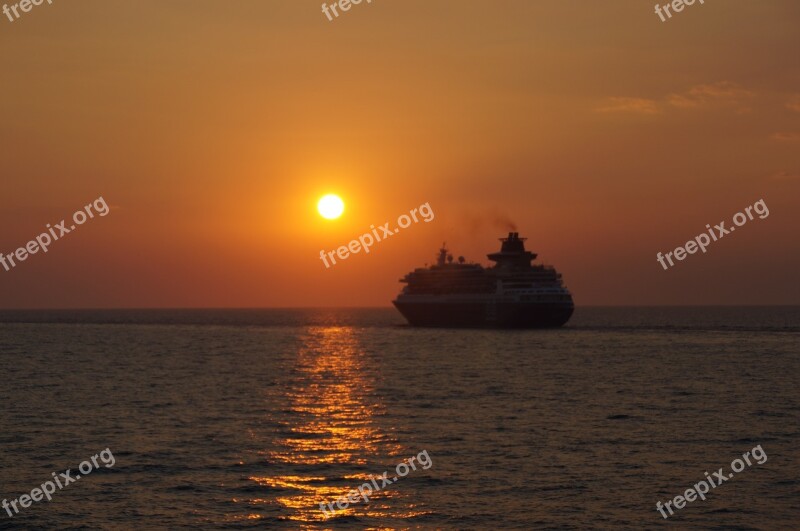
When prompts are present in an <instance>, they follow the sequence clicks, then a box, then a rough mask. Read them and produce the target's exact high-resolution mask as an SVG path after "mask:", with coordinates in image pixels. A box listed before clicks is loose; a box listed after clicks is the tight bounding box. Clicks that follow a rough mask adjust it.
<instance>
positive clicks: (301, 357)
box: [248, 327, 423, 524]
mask: <svg viewBox="0 0 800 531" xmlns="http://www.w3.org/2000/svg"><path fill="white" fill-rule="evenodd" d="M303 343H304V344H303V346H302V347H301V348H300V349H299V350H298V353H297V358H296V364H295V367H294V371H293V374H294V376H293V377H292V378H291V379H290V381H288V382H286V383H285V384H283V387H282V388H281V389H280V392H281V394H282V397H281V398H282V400H283V403H285V404H287V408H288V411H285V410H284V411H283V412H280V413H279V415H280V416H279V417H278V418H277V419H275V420H277V421H278V422H279V424H280V425H281V426H282V428H283V430H282V431H283V433H281V434H280V436H279V437H278V438H277V440H276V441H275V444H274V448H273V449H271V450H267V451H264V452H263V454H264V455H265V456H266V458H267V460H268V462H269V463H270V465H269V468H272V469H279V470H281V471H283V472H284V473H283V474H281V475H279V474H275V473H271V472H270V473H268V474H266V475H263V476H253V477H251V478H250V480H252V481H253V482H255V483H256V484H258V485H259V486H262V487H264V488H265V495H264V496H262V497H259V498H257V499H251V500H249V501H248V503H249V504H250V505H252V506H259V507H264V506H275V505H276V504H277V506H279V507H280V508H281V509H282V510H281V513H282V515H283V517H284V518H287V519H290V520H294V521H298V523H299V522H307V523H309V524H311V523H313V522H319V521H322V520H325V519H326V517H325V515H324V513H323V512H322V511H321V509H320V506H319V504H320V502H324V503H326V504H327V503H329V502H333V501H335V500H336V499H338V498H339V497H341V496H346V495H347V493H348V492H349V491H350V490H351V489H354V488H357V487H358V486H359V485H361V484H362V483H364V482H366V481H368V480H369V478H370V477H371V475H373V474H376V475H379V474H380V473H382V472H383V470H386V468H383V469H380V470H379V469H376V468H375V467H381V466H384V465H383V464H381V463H384V464H386V463H396V462H399V461H401V460H402V458H398V457H396V456H398V455H402V453H403V451H402V450H403V449H402V448H401V446H400V445H398V444H397V441H396V440H395V439H394V438H393V437H390V436H387V435H386V434H385V433H383V431H382V430H380V429H379V427H378V426H377V424H376V422H375V416H377V415H380V414H382V413H383V411H384V407H383V405H382V404H381V403H380V401H379V400H378V399H377V397H376V396H375V393H374V391H375V368H374V367H369V366H368V365H367V359H366V355H365V353H364V351H363V349H362V348H361V347H360V344H359V341H358V337H357V333H356V331H355V330H354V329H353V328H351V327H312V328H309V329H308V330H307V334H306V336H305V338H304V340H303ZM275 465H280V466H275ZM385 466H393V464H392V465H385ZM288 470H291V471H292V473H289V472H288ZM269 494H273V497H272V498H270V497H269ZM334 507H335V505H334ZM335 510H336V516H342V515H348V516H351V515H352V516H361V517H378V518H386V517H391V518H408V517H411V516H415V515H418V514H423V513H422V512H421V511H419V510H418V509H416V507H415V504H412V503H411V500H410V499H409V495H408V494H402V493H401V491H400V490H398V489H397V488H391V487H390V488H387V489H386V490H383V491H381V492H378V493H375V495H374V496H371V497H370V501H369V503H363V502H359V503H356V504H352V505H350V507H348V508H347V509H344V510H341V509H339V508H335Z"/></svg>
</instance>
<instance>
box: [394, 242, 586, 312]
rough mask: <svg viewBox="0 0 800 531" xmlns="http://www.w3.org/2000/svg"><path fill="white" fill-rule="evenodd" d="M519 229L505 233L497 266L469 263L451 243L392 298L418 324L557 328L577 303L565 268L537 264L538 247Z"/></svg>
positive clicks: (406, 280)
mask: <svg viewBox="0 0 800 531" xmlns="http://www.w3.org/2000/svg"><path fill="white" fill-rule="evenodd" d="M525 240H526V238H520V237H519V233H518V232H510V233H508V237H507V238H500V241H501V242H502V245H501V247H500V251H499V252H496V253H491V254H489V255H487V256H488V258H489V260H491V261H493V262H495V264H494V265H493V266H491V267H483V266H481V265H480V264H471V263H465V260H464V257H463V256H460V257H459V258H458V260H457V261H456V263H453V255H451V254H449V253H448V251H447V248H446V246H444V245H443V246H442V248H441V249H440V250H439V256H438V258H437V261H436V264H435V265H432V266H430V267H424V268H418V269H415V270H414V271H412V272H411V273H409V274H407V275H406V276H405V277H403V278H402V279H400V282H403V283H405V284H406V285H405V286H404V287H403V290H402V291H401V293H400V294H399V295H398V296H397V299H396V300H394V301H392V303H393V304H394V305H395V307H396V308H397V309H398V310H399V311H400V313H402V314H403V316H404V317H405V318H406V319H407V320H408V322H409V323H410V324H411V325H412V326H438V327H468V328H478V327H490V328H491V327H494V328H555V327H559V326H563V325H564V324H565V323H566V322H567V321H568V320H569V318H570V317H571V316H572V312H573V311H574V309H575V305H574V303H573V302H572V295H571V294H570V292H569V290H567V288H566V287H564V284H563V282H562V280H561V274H560V273H559V272H558V271H556V270H555V269H554V268H553V267H551V266H545V265H538V264H531V262H532V261H533V260H535V259H536V253H532V252H530V251H526V250H525Z"/></svg>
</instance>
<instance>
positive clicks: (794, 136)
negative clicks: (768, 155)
mask: <svg viewBox="0 0 800 531" xmlns="http://www.w3.org/2000/svg"><path fill="white" fill-rule="evenodd" d="M770 138H772V139H773V140H777V141H778V142H800V133H774V134H773V135H772V136H771V137H770Z"/></svg>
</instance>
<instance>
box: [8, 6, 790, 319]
mask: <svg viewBox="0 0 800 531" xmlns="http://www.w3.org/2000/svg"><path fill="white" fill-rule="evenodd" d="M798 20H800V3H798V2H796V1H795V0H764V1H759V2H752V1H749V0H725V1H724V2H722V1H718V0H707V1H706V3H705V5H702V6H701V5H699V4H696V5H694V6H692V7H689V8H686V9H685V10H684V11H683V12H681V13H680V14H677V15H676V16H675V17H674V18H672V19H671V20H669V21H667V22H665V23H664V22H661V21H660V20H659V18H658V17H657V16H656V15H655V13H654V12H653V2H641V1H638V0H630V1H622V0H619V1H614V2H585V1H582V0H574V1H570V0H559V1H551V2H544V1H533V0H503V1H499V2H486V1H477V0H459V1H455V0H453V1H444V0H403V1H398V0H378V1H375V2H373V3H372V4H366V3H362V4H361V5H359V6H354V7H353V8H352V9H351V10H350V11H349V12H347V13H346V14H344V15H343V16H341V17H340V18H339V19H337V20H335V21H334V22H329V21H328V20H327V19H326V18H325V16H324V15H323V14H322V13H321V11H320V2H319V1H316V2H312V1H305V0H303V1H300V0H292V1H278V0H266V1H265V0H240V1H237V2H224V3H223V2H211V1H207V0H192V1H188V0H185V1H179V0H168V1H164V0H159V1H156V0H137V1H136V2H128V1H122V0H102V1H100V0H84V1H81V2H61V1H56V2H54V3H53V5H47V4H46V3H45V4H43V5H42V6H39V7H35V8H33V10H32V11H31V12H29V13H26V14H24V15H23V17H22V18H20V19H19V20H16V21H15V22H13V23H12V22H9V21H8V19H6V18H5V17H3V18H0V71H1V72H0V96H2V97H0V115H2V120H0V165H1V166H0V184H2V194H0V251H1V252H3V253H5V254H9V253H13V252H14V250H15V249H17V248H18V247H21V246H23V245H25V244H26V243H27V242H28V241H29V240H31V239H33V238H35V237H36V236H37V235H38V234H39V233H41V232H43V230H44V229H45V225H46V224H47V223H51V224H54V223H57V222H58V221H60V220H61V219H62V218H66V217H67V216H70V215H71V214H72V212H74V211H75V210H76V209H78V208H80V207H82V206H83V205H86V204H88V203H89V202H91V201H93V200H94V199H96V198H97V197H98V196H103V197H104V198H105V199H106V201H107V202H108V204H109V205H110V206H111V208H112V210H111V213H110V214H109V215H108V216H106V217H102V218H95V219H94V220H91V221H89V222H87V223H86V224H85V225H83V226H82V227H80V228H79V229H78V230H76V231H75V232H74V233H71V234H69V235H68V236H67V237H65V239H64V240H63V241H59V242H56V243H54V244H53V245H52V246H51V247H50V250H49V252H48V253H47V254H42V253H39V254H36V255H34V256H31V257H29V258H28V259H27V261H25V262H24V263H21V264H20V265H19V266H18V267H16V268H13V269H12V270H11V271H8V272H6V271H4V270H3V269H0V292H1V293H2V295H0V307H4V308H81V307H268V306H280V307H283V306H385V305H388V304H389V301H390V300H391V299H392V297H393V296H394V295H395V294H396V293H397V292H398V291H399V289H400V287H401V285H400V284H399V283H398V282H397V280H398V279H399V278H400V277H401V276H402V275H403V274H405V273H406V272H408V271H409V270H411V269H412V268H413V267H415V266H418V265H422V264H423V263H425V262H431V261H432V260H433V258H434V255H435V253H436V250H437V249H438V247H439V245H440V244H441V242H442V241H447V243H448V245H449V246H450V248H451V249H452V251H453V252H454V253H455V254H456V255H459V254H463V255H465V256H466V257H467V258H468V259H472V260H480V261H482V262H484V263H485V262H486V259H485V254H486V253H488V252H491V251H494V250H495V248H496V247H497V245H498V242H497V241H496V238H498V237H500V236H502V235H504V234H503V233H504V227H503V225H502V223H497V222H495V221H494V220H495V219H496V218H501V217H508V218H510V219H512V220H513V221H514V222H515V223H516V225H517V227H518V230H519V232H520V233H521V235H523V236H527V237H528V238H529V240H528V242H527V243H528V246H529V247H530V248H531V250H534V251H536V252H538V253H539V254H540V257H541V258H542V259H543V260H544V261H545V262H547V263H551V264H554V265H555V266H556V267H557V268H558V269H559V270H560V271H561V272H562V273H563V274H564V278H565V280H566V284H567V286H568V287H569V288H570V289H571V290H572V292H573V294H574V298H575V301H576V303H577V304H578V305H601V304H609V305H617V304H631V305H651V304H652V305H657V304H798V303H800V287H799V286H800V284H799V283H798V282H797V280H796V277H797V273H796V272H797V271H798V269H800V244H798V238H797V229H798V225H799V223H798V222H800V209H798V204H799V203H800V196H799V195H798V193H799V192H800V156H798V154H800V61H798V59H797V51H798V50H800V33H799V32H798V31H797V21H798ZM326 192H336V193H339V194H340V195H341V196H342V197H343V198H344V199H345V201H346V203H347V211H346V214H345V216H344V217H343V218H342V219H340V220H339V221H336V222H330V221H325V220H323V219H321V218H320V217H319V216H318V215H317V214H316V211H315V204H316V201H317V199H318V198H319V197H320V196H321V195H323V194H324V193H326ZM759 199H764V200H765V202H766V203H767V205H768V206H769V209H770V216H769V217H768V218H767V219H764V220H756V221H753V222H751V223H749V224H747V225H746V226H744V227H742V228H741V229H740V230H739V231H738V232H736V234H733V235H730V236H727V237H725V238H724V239H723V240H721V241H719V242H717V243H715V244H713V245H712V246H711V247H709V250H708V253H707V254H704V255H693V256H690V257H689V258H687V259H686V260H685V261H683V262H680V263H679V264H678V266H677V267H675V268H672V269H670V270H668V271H664V270H663V269H662V268H661V266H659V265H658V263H657V262H656V260H655V255H656V253H657V252H659V251H661V252H667V251H671V250H673V249H674V248H675V247H677V246H678V245H682V244H683V243H685V242H686V241H687V240H689V239H691V238H694V236H696V235H697V234H699V233H700V232H702V231H703V230H704V228H705V224H706V223H711V224H712V225H713V224H715V223H718V222H719V221H722V220H727V221H728V224H730V221H729V220H730V218H731V217H732V216H733V215H734V214H735V213H736V212H738V211H739V210H742V209H744V208H745V207H746V206H749V205H751V204H752V203H754V202H756V201H758V200H759ZM426 202H428V203H430V205H431V207H432V208H433V210H434V212H435V215H436V218H435V220H434V221H432V222H430V223H420V224H416V225H412V226H411V227H410V228H408V229H406V230H405V231H403V232H401V233H399V234H398V235H396V236H394V237H393V238H392V239H391V240H388V241H386V242H383V243H380V244H377V245H375V246H374V247H373V249H372V252H371V253H370V254H369V255H364V254H358V255H355V256H351V257H350V258H348V259H347V260H345V261H343V262H341V263H339V264H337V265H336V266H335V267H333V268H330V269H325V267H324V266H323V265H322V263H321V262H320V260H319V252H320V250H321V249H326V250H332V249H335V248H336V247H338V246H340V245H346V244H347V242H349V241H350V240H351V239H353V238H357V237H358V236H359V235H360V234H361V233H363V232H366V231H368V230H369V225H370V224H375V225H380V224H383V223H384V222H385V221H392V223H393V224H394V220H395V219H396V218H397V216H399V215H400V214H403V213H405V212H407V211H408V210H410V209H412V208H415V207H417V206H419V205H420V204H422V203H426Z"/></svg>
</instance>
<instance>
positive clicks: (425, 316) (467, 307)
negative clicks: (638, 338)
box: [393, 301, 575, 328]
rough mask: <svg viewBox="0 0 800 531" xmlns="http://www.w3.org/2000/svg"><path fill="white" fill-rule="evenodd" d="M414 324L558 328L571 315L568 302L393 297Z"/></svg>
mask: <svg viewBox="0 0 800 531" xmlns="http://www.w3.org/2000/svg"><path fill="white" fill-rule="evenodd" d="M393 304H394V305H395V307H396V308H397V309H398V310H400V313H402V314H403V317H405V318H406V319H407V320H408V322H409V323H410V324H411V325H412V326H429V327H447V328H558V327H559V326H563V325H564V324H565V323H566V322H567V321H569V318H570V317H572V312H573V311H574V309H575V308H574V306H573V305H572V304H569V303H560V304H559V303H550V304H543V303H530V302H508V303H497V304H488V303H483V302H475V303H468V302H452V303H450V302H441V303H438V302H437V303H433V302H405V301H393Z"/></svg>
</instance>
